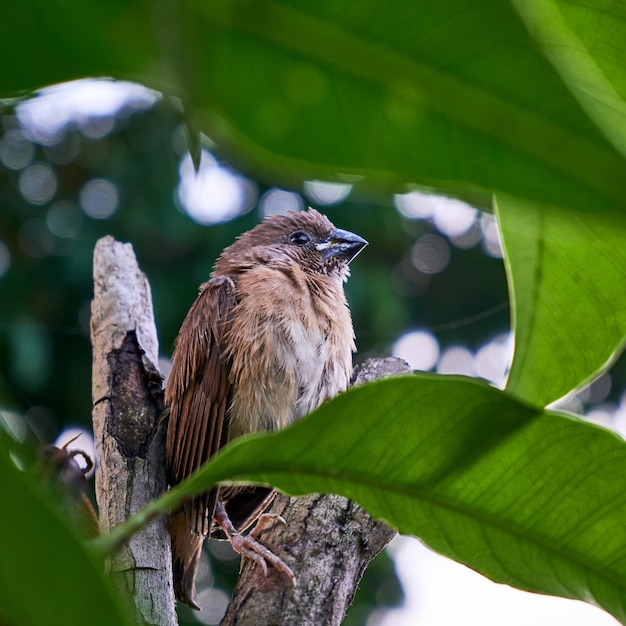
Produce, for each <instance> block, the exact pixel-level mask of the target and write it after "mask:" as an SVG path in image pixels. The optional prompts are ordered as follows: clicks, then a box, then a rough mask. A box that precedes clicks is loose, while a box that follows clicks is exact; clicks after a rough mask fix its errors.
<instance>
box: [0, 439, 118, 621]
mask: <svg viewBox="0 0 626 626" xmlns="http://www.w3.org/2000/svg"><path fill="white" fill-rule="evenodd" d="M0 443H1V442H0ZM0 475H1V476H2V480H0V502H2V524H1V528H0V554H1V555H2V558H1V559H0V618H2V619H3V620H5V621H6V623H7V624H11V626H38V625H42V626H48V625H56V624H59V625H61V624H62V625H63V626H74V625H75V626H79V625H80V626H82V625H84V624H90V626H111V624H120V625H121V626H123V625H124V624H129V623H130V622H129V620H128V618H127V617H126V615H124V613H123V612H122V610H121V608H120V606H119V604H118V602H117V600H116V598H115V597H114V595H113V592H112V590H111V588H110V586H109V584H108V583H107V581H106V580H105V579H104V563H103V562H102V561H97V560H96V559H94V558H93V557H92V556H91V555H90V554H89V553H88V552H87V550H86V548H85V546H84V545H83V543H82V541H81V540H80V539H79V538H78V536H77V535H76V533H75V532H74V530H73V529H72V528H70V527H69V526H68V524H67V523H66V521H65V520H63V519H61V517H60V516H59V513H58V511H57V510H56V508H55V507H54V506H53V505H52V504H51V502H50V501H49V497H48V494H45V493H43V492H41V491H40V489H39V488H38V487H37V485H35V484H34V483H33V481H32V477H30V476H27V475H26V474H25V473H24V472H21V471H20V470H18V469H17V467H16V465H15V463H14V462H13V461H12V460H11V458H10V457H9V455H8V454H7V450H6V448H5V446H3V445H0ZM3 623H4V622H3Z"/></svg>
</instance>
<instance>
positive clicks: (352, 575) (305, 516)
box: [221, 359, 410, 626]
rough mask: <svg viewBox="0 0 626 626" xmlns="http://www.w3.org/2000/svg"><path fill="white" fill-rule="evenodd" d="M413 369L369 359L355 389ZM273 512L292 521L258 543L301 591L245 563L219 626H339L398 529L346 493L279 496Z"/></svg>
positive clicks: (391, 361) (271, 572) (271, 530)
mask: <svg viewBox="0 0 626 626" xmlns="http://www.w3.org/2000/svg"><path fill="white" fill-rule="evenodd" d="M409 371H410V368H409V366H408V365H407V364H406V363H404V362H403V361H400V360H399V359H371V360H369V361H366V362H365V363H364V364H363V366H361V367H360V368H358V369H357V371H356V372H355V377H354V384H357V385H358V384H361V383H363V382H369V381H371V380H374V379H376V378H384V377H386V376H392V375H400V374H406V373H408V372H409ZM270 512H271V513H275V514H277V515H281V516H282V517H283V518H284V519H285V521H286V522H287V523H286V524H285V525H282V524H280V523H276V524H274V525H273V526H271V527H270V528H268V529H267V530H265V531H263V532H262V533H261V535H260V540H261V542H262V543H263V544H264V545H266V546H267V547H269V548H270V549H271V550H272V551H273V552H274V553H275V554H278V555H279V556H281V558H284V560H285V561H286V562H287V564H288V565H289V566H290V567H291V568H292V569H293V571H294V572H295V573H296V578H297V579H298V586H297V587H296V588H293V587H291V586H290V585H289V582H288V581H287V580H286V579H285V577H283V576H280V575H279V574H277V572H276V571H274V570H272V569H270V570H269V571H268V575H267V577H265V576H263V573H262V571H261V569H260V568H259V567H258V566H255V565H254V564H252V563H250V562H248V563H246V564H245V565H244V568H243V571H242V574H241V576H240V577H239V581H238V583H237V586H236V588H235V591H234V594H233V600H232V602H231V604H230V605H229V607H228V610H227V612H226V615H225V616H224V619H223V620H222V622H221V625H222V626H234V625H235V624H237V626H261V625H265V624H267V625H272V626H279V625H285V626H291V625H293V624H298V625H299V626H318V625H319V624H324V625H328V626H334V625H337V624H340V623H341V621H342V620H343V617H344V615H345V612H346V609H347V608H348V607H349V606H350V603H351V602H352V599H353V598H354V594H355V592H356V589H357V586H358V583H359V581H360V580H361V576H362V575H363V572H364V571H365V568H366V567H367V565H368V564H369V562H370V561H371V560H372V559H373V558H374V557H375V556H376V555H377V554H378V552H380V550H382V549H383V548H384V547H385V545H387V543H389V541H391V539H392V538H393V537H394V536H395V534H396V532H395V531H394V530H392V529H391V528H389V527H388V526H386V525H385V524H383V523H382V522H377V521H375V520H373V519H372V518H371V517H370V516H369V515H368V514H367V513H366V512H365V511H363V509H361V508H360V507H359V506H358V505H356V504H355V503H353V502H351V501H350V500H348V499H347V498H344V497H341V496H332V495H326V496H320V495H312V496H307V497H304V498H288V497H287V496H283V495H279V496H278V497H277V498H276V500H275V501H274V503H273V505H272V508H271V509H270Z"/></svg>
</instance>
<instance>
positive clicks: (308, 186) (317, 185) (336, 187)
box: [303, 180, 352, 206]
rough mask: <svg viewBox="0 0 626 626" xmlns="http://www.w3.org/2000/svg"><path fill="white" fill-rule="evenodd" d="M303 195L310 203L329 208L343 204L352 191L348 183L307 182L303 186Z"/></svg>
mask: <svg viewBox="0 0 626 626" xmlns="http://www.w3.org/2000/svg"><path fill="white" fill-rule="evenodd" d="M303 188H304V194H305V195H306V197H307V198H308V199H309V200H311V202H313V203H315V204H318V205H320V206H331V205H333V204H339V203H340V202H343V201H344V200H345V199H346V198H347V197H348V196H349V195H350V192H351V191H352V185H350V184H348V183H337V182H332V183H331V182H325V181H321V180H307V181H305V182H304V185H303Z"/></svg>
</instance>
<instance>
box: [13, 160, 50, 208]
mask: <svg viewBox="0 0 626 626" xmlns="http://www.w3.org/2000/svg"><path fill="white" fill-rule="evenodd" d="M19 187H20V193H21V194H22V196H24V200H26V201H27V202H30V204H36V205H40V204H46V202H49V201H50V200H51V199H52V198H53V196H54V194H55V193H56V190H57V177H56V174H55V172H54V170H53V169H52V166H51V165H50V164H49V163H34V164H33V165H29V166H28V167H27V168H26V169H25V170H24V171H23V172H22V173H21V174H20V178H19Z"/></svg>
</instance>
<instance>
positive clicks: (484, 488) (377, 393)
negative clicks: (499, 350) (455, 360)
mask: <svg viewBox="0 0 626 626" xmlns="http://www.w3.org/2000/svg"><path fill="white" fill-rule="evenodd" d="M218 481H228V482H256V483H266V484H271V485H275V486H277V487H278V488H279V489H281V490H283V491H286V492H288V493H291V494H294V495H300V494H305V493H310V492H331V493H339V494H343V495H345V496H347V497H349V498H352V499H353V500H356V501H357V502H359V503H360V504H361V505H362V506H364V507H365V508H366V509H367V510H368V511H369V512H370V513H371V514H372V515H374V516H375V517H377V518H381V519H384V520H386V521H387V522H388V523H389V524H390V525H391V526H394V527H396V528H398V529H399V531H400V532H402V533H404V534H410V535H416V536H418V537H420V538H421V539H422V540H423V541H424V542H425V543H426V544H428V545H429V546H431V547H432V548H434V549H435V550H437V551H438V552H441V553H442V554H445V555H447V556H449V557H451V558H453V559H456V560H458V561H460V562H462V563H466V564H467V565H469V566H470V567H472V568H474V569H476V570H478V571H480V572H482V573H483V574H485V575H487V576H489V577H490V578H492V579H493V580H496V581H499V582H504V583H508V584H510V585H514V586H516V587H519V588H521V589H526V590H531V591H536V592H541V593H547V594H554V595H560V596H565V597H568V598H578V599H580V600H585V601H587V602H592V603H594V604H597V605H599V606H601V607H604V608H605V609H606V610H607V611H609V612H610V613H612V614H613V615H615V616H616V617H617V618H618V619H621V620H622V621H626V525H625V524H624V519H625V518H626V496H625V495H624V494H626V445H625V443H624V442H623V441H622V440H621V439H620V438H619V437H617V436H616V435H615V434H613V433H611V432H609V431H606V430H604V429H601V428H598V427H596V426H593V425H590V424H587V423H584V422H582V421H579V420H576V419H572V418H570V417H567V416H565V415H560V414H557V413H550V412H544V411H541V410H539V409H534V408H532V407H530V406H528V405H526V404H523V403H521V402H519V401H518V400H516V399H514V398H513V397H511V396H509V395H508V394H506V393H504V392H501V391H499V390H496V389H493V388H491V387H489V386H487V385H485V384H483V383H481V382H479V381H476V380H472V379H466V378H461V377H443V376H436V375H428V374H422V375H419V376H418V375H416V376H409V377H401V378H396V379H389V380H385V381H380V382H375V383H371V384H368V385H364V386H362V387H360V388H357V389H352V390H350V391H348V392H346V393H345V394H342V395H340V396H339V397H337V398H335V399H334V400H333V401H331V402H329V403H327V404H325V405H323V406H322V407H321V408H320V409H318V410H317V411H316V412H315V413H313V414H312V415H311V416H309V417H307V418H305V419H303V420H301V421H300V422H298V423H296V424H295V425H293V426H292V427H290V428H288V429H286V430H284V431H281V432H277V433H274V434H270V435H254V436H250V437H246V438H243V439H240V440H237V441H236V442H234V443H233V444H231V445H229V446H228V447H227V448H226V449H225V450H224V451H223V452H222V453H220V454H219V455H217V456H216V457H215V458H214V459H213V460H212V461H211V462H210V463H209V464H207V465H206V466H204V467H203V468H202V469H200V470H199V471H198V472H197V473H196V474H195V475H194V476H192V477H191V478H190V479H189V480H188V481H186V482H185V483H181V485H180V486H179V487H177V488H176V489H175V490H172V491H171V492H170V493H169V494H167V496H168V498H169V504H172V503H173V502H172V495H175V496H176V499H177V500H178V501H179V502H180V501H181V499H182V497H184V495H190V494H192V493H199V492H201V491H203V490H205V489H207V488H208V487H209V486H211V485H213V484H215V483H216V482H218Z"/></svg>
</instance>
